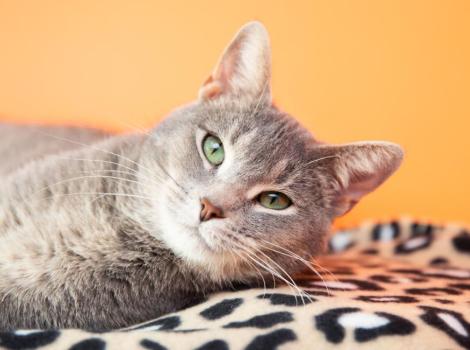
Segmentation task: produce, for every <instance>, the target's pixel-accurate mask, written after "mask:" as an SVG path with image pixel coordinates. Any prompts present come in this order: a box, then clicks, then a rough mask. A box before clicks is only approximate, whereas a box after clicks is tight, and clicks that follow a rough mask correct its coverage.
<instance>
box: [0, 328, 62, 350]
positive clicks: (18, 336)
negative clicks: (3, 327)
mask: <svg viewBox="0 0 470 350" xmlns="http://www.w3.org/2000/svg"><path fill="white" fill-rule="evenodd" d="M59 335H60V333H59V332H58V331H37V332H36V331H32V332H26V333H25V334H22V333H21V332H0V346H1V347H5V348H7V349H12V350H20V349H35V348H39V347H41V346H46V345H49V344H51V343H53V342H54V341H55V340H56V339H57V337H58V336H59Z"/></svg>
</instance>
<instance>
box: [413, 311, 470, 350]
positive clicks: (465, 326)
mask: <svg viewBox="0 0 470 350" xmlns="http://www.w3.org/2000/svg"><path fill="white" fill-rule="evenodd" d="M421 309H423V310H424V311H425V313H424V314H422V315H421V316H420V317H421V319H422V320H423V321H424V322H426V323H427V324H428V325H430V326H432V327H434V328H437V329H439V330H441V331H443V332H445V333H446V334H447V335H448V336H449V337H451V338H452V339H453V340H455V341H456V342H457V343H458V344H459V345H461V346H462V347H464V348H466V349H470V336H469V335H470V324H469V323H468V322H467V321H466V320H465V319H464V318H463V316H462V315H461V314H459V313H457V312H455V311H450V310H446V309H440V308H437V307H430V306H421Z"/></svg>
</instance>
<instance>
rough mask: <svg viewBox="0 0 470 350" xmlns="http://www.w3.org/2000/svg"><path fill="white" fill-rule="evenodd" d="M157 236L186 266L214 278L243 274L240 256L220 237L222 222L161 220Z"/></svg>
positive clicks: (221, 279) (238, 277) (229, 277)
mask: <svg viewBox="0 0 470 350" xmlns="http://www.w3.org/2000/svg"><path fill="white" fill-rule="evenodd" d="M160 225H161V229H162V230H161V231H160V235H159V236H160V237H159V238H160V239H161V240H162V241H163V242H164V243H165V245H166V246H167V247H168V248H169V249H171V250H172V251H173V253H174V254H175V255H176V256H178V257H179V258H181V259H182V260H183V261H184V262H185V263H187V264H188V266H191V267H193V268H196V269H198V270H203V271H204V273H205V274H206V275H207V276H209V277H211V278H212V279H214V280H215V281H226V280H234V279H240V278H243V277H246V271H243V270H244V269H243V267H242V266H243V264H242V262H241V261H240V258H239V257H238V256H237V255H236V254H233V253H232V252H231V251H229V250H228V249H227V248H229V244H227V243H228V242H227V241H226V240H224V239H223V237H222V235H221V234H222V232H223V229H222V227H223V226H224V225H223V224H222V223H221V222H216V221H214V222H207V223H203V224H201V225H197V226H188V225H182V224H178V223H177V222H175V221H174V220H168V221H167V222H160Z"/></svg>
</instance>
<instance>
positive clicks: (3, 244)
mask: <svg viewBox="0 0 470 350" xmlns="http://www.w3.org/2000/svg"><path fill="white" fill-rule="evenodd" d="M270 76H271V51H270V43H269V37H268V34H267V31H266V29H265V28H264V26H263V25H262V24H261V23H259V22H250V23H248V24H246V25H245V26H243V27H242V28H241V29H240V31H239V32H238V33H237V34H236V36H235V37H234V39H233V40H232V42H231V43H230V44H229V45H228V47H227V48H226V49H225V51H224V52H223V54H222V56H221V58H220V60H219V62H218V64H217V66H216V68H215V70H214V71H213V73H212V74H211V75H210V77H209V79H207V80H206V81H205V83H204V84H203V86H202V87H201V89H200V91H199V97H198V99H197V100H196V101H195V102H193V103H191V104H189V105H186V106H183V107H180V108H179V109H177V110H175V111H174V112H173V113H171V114H170V115H169V116H168V117H167V118H166V119H165V120H164V121H163V122H161V123H160V124H159V125H158V126H157V127H156V128H155V129H153V130H150V131H148V132H144V133H135V134H120V135H113V134H107V133H105V132H101V131H97V130H91V129H80V128H67V127H64V128H59V127H40V126H20V125H7V124H2V125H1V126H0V156H1V157H0V159H1V161H0V179H1V183H0V310H1V317H0V329H2V330H8V329H17V328H69V327H75V328H82V329H88V330H95V331H101V330H108V329H117V328H120V327H125V326H129V325H132V324H136V323H139V322H142V321H145V320H149V319H152V318H155V317H158V316H161V315H163V314H165V313H169V312H173V311H176V310H179V309H182V308H184V307H187V306H189V305H193V304H194V303H197V302H199V301H200V300H202V299H203V298H204V296H205V295H206V294H208V293H212V292H216V291H220V290H223V289H226V288H230V287H231V286H232V285H233V284H237V283H242V284H248V285H251V284H254V285H256V284H257V283H259V281H260V280H261V279H264V277H266V276H268V275H271V272H272V273H274V275H275V276H276V277H277V278H278V279H284V280H285V281H287V280H288V276H287V274H292V273H295V272H296V271H299V270H300V269H302V268H303V267H304V266H303V264H304V262H305V261H306V260H308V259H309V258H310V257H312V256H317V255H319V254H321V253H322V252H323V251H324V246H325V236H326V235H327V233H328V231H329V229H330V226H331V223H332V221H333V220H334V218H336V217H338V216H340V215H343V214H344V213H346V212H347V211H349V210H350V209H351V208H352V207H353V206H354V205H355V204H356V203H357V202H358V201H359V200H360V199H361V198H362V197H363V196H364V195H365V194H367V193H369V192H371V191H373V190H374V189H375V188H377V187H378V186H379V185H380V184H381V183H382V182H383V181H385V180H386V179H387V178H388V177H389V176H390V175H391V174H392V173H393V172H394V171H395V170H396V169H397V168H398V167H399V165H400V163H401V161H402V158H403V151H402V149H401V148H400V146H398V145H396V144H393V143H389V142H357V143H350V144H344V145H329V144H326V143H322V142H319V141H317V140H316V139H314V137H313V136H312V135H311V134H310V133H309V132H308V130H306V129H305V128H303V127H302V126H301V125H300V124H299V123H298V122H297V121H295V120H294V119H293V118H292V117H291V116H290V115H288V114H287V113H285V112H283V111H281V110H280V109H278V108H277V107H276V106H274V105H273V103H272V99H271V89H270Z"/></svg>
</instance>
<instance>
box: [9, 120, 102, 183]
mask: <svg viewBox="0 0 470 350" xmlns="http://www.w3.org/2000/svg"><path fill="white" fill-rule="evenodd" d="M107 136H109V134H106V133H105V132H103V131H100V130H96V129H88V128H77V127H60V126H38V125H17V124H6V123H0V178H1V177H4V176H7V175H8V174H10V173H12V172H13V171H15V170H16V169H18V168H20V167H22V166H23V165H25V164H27V163H28V162H30V161H32V160H36V159H39V158H41V157H44V156H47V155H50V154H56V153H59V152H63V151H68V150H72V149H76V148H79V147H83V146H82V145H89V144H92V143H94V142H97V141H99V140H102V139H104V138H106V137H107Z"/></svg>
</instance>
